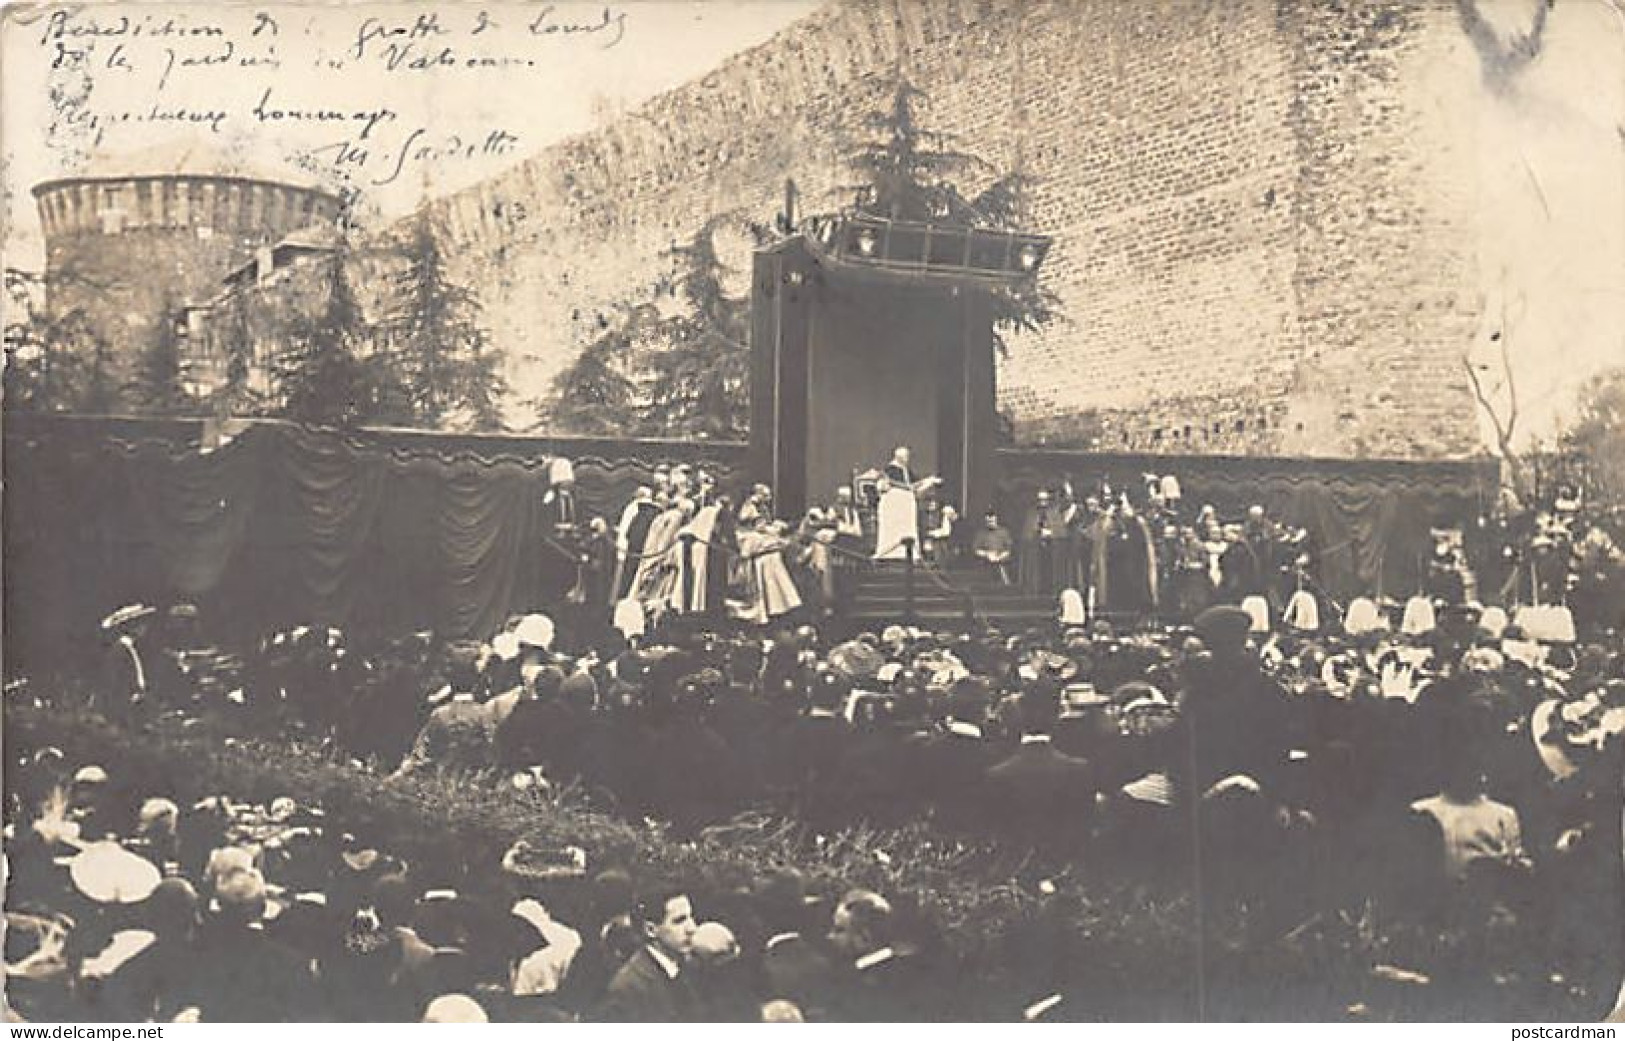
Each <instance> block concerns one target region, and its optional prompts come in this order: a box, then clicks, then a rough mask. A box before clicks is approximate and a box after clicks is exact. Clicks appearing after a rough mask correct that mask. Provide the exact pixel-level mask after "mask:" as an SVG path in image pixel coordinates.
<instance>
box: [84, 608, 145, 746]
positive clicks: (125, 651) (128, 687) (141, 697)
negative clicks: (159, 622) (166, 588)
mask: <svg viewBox="0 0 1625 1041" xmlns="http://www.w3.org/2000/svg"><path fill="white" fill-rule="evenodd" d="M156 613H157V612H156V611H155V610H154V609H153V608H151V607H148V606H147V605H145V604H130V605H129V606H127V607H121V608H119V609H118V610H117V611H114V612H113V613H112V614H110V615H108V616H107V617H106V618H104V619H102V631H103V632H104V633H106V634H107V635H109V636H110V637H111V638H112V643H111V644H110V646H109V649H108V660H107V671H106V678H105V681H104V683H103V685H102V690H101V691H99V692H98V693H97V699H98V701H100V702H101V707H102V708H104V709H105V710H106V711H107V712H108V713H109V714H110V715H113V716H115V717H119V718H126V719H127V718H129V717H130V716H131V715H132V714H133V713H134V712H135V711H137V709H138V706H143V705H145V704H147V703H148V702H149V701H150V699H151V696H152V693H153V683H154V678H155V677H154V675H153V671H152V661H151V659H150V658H149V657H148V655H147V653H146V648H145V647H144V646H143V645H142V640H143V638H144V637H145V636H146V634H147V626H148V624H149V623H150V621H151V619H152V617H153V615H154V614H156ZM103 699H105V700H103Z"/></svg>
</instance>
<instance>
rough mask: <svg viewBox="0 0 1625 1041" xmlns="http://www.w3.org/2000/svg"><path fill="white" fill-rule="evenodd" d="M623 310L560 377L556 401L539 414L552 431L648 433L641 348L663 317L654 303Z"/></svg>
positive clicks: (601, 327)
mask: <svg viewBox="0 0 1625 1041" xmlns="http://www.w3.org/2000/svg"><path fill="white" fill-rule="evenodd" d="M618 311H619V312H620V313H619V314H618V315H617V316H616V317H615V318H613V319H611V318H600V319H599V330H600V331H599V334H598V336H597V337H596V338H594V339H593V341H592V342H591V343H589V344H588V345H587V346H586V348H585V349H583V350H582V352H581V353H580V354H579V355H577V356H576V359H575V361H574V362H572V363H571V364H570V365H569V366H568V367H567V368H565V369H564V371H562V372H560V373H559V374H558V375H557V376H555V377H554V379H553V385H552V388H551V390H552V393H551V396H550V398H549V400H548V401H546V402H545V403H543V404H542V405H541V406H540V409H539V413H540V419H541V420H542V422H543V424H545V425H546V426H547V427H549V428H550V429H553V430H557V431H560V432H563V433H570V434H589V435H593V436H596V437H633V436H636V435H638V434H640V433H642V432H643V423H644V417H643V411H642V404H641V393H640V388H639V385H638V380H637V375H638V374H639V373H640V372H641V369H640V366H639V361H638V353H639V350H640V346H639V345H640V343H641V341H642V339H643V337H644V336H645V335H647V332H648V330H649V329H650V328H652V327H653V326H654V325H655V323H656V322H658V321H659V319H660V314H659V312H658V311H657V310H656V309H655V308H654V306H653V305H652V304H641V305H639V306H637V307H626V306H624V305H623V306H621V307H620V308H618Z"/></svg>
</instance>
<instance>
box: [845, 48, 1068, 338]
mask: <svg viewBox="0 0 1625 1041" xmlns="http://www.w3.org/2000/svg"><path fill="white" fill-rule="evenodd" d="M929 100H930V99H929V98H928V97H927V96H926V95H925V94H924V93H923V92H922V91H920V90H919V89H918V88H917V87H915V86H914V85H913V84H911V83H910V82H909V81H908V80H907V78H905V77H899V78H898V79H897V81H896V82H895V84H894V85H893V87H892V91H891V96H890V99H889V101H888V102H887V103H886V105H885V106H884V107H882V108H880V109H878V110H876V111H874V112H871V113H869V114H868V115H867V116H865V117H864V119H863V121H862V127H863V129H864V131H865V132H866V133H867V135H868V137H867V139H866V140H860V141H859V142H858V143H857V144H856V145H855V146H854V147H853V149H852V150H851V151H850V152H849V153H848V154H847V157H846V164H847V167H848V168H849V169H850V170H852V171H853V172H854V173H856V174H858V175H859V176H860V177H861V178H862V181H861V183H859V184H856V185H852V186H850V187H849V188H848V189H847V190H848V191H849V192H851V193H853V207H854V209H855V210H857V212H859V213H863V214H867V215H870V216H875V217H881V218H884V219H890V220H905V221H921V222H936V223H951V224H962V225H966V226H969V227H975V228H998V229H1002V230H1014V229H1016V228H1019V227H1020V226H1021V224H1022V220H1023V218H1024V216H1025V211H1026V205H1027V199H1028V197H1029V195H1030V194H1031V191H1032V189H1033V186H1034V183H1035V182H1034V180H1033V178H1032V177H1030V176H1028V175H1027V174H1026V173H1024V172H1023V171H1021V170H1019V169H1016V170H1011V171H1008V172H1006V173H1004V174H1002V175H1000V176H998V177H995V178H994V179H993V180H992V181H991V182H990V183H989V184H988V185H987V187H985V188H984V189H982V190H981V191H980V192H978V193H977V194H975V195H974V196H969V197H967V195H966V194H965V193H964V192H963V191H962V190H961V189H960V187H959V186H958V184H957V183H956V179H960V178H970V177H983V176H987V175H989V174H991V173H992V172H993V170H994V167H993V165H992V164H991V163H989V162H987V161H986V160H984V159H982V158H980V157H978V156H976V155H973V154H971V153H969V152H966V151H963V150H961V148H960V147H959V141H958V139H957V138H955V137H954V136H953V135H951V134H945V133H940V132H937V131H932V130H927V129H926V128H925V126H924V124H923V121H922V118H921V110H922V109H923V108H924V106H925V105H926V104H927V103H928V102H929ZM992 304H993V341H994V345H995V346H996V347H997V348H998V351H999V353H1000V354H1001V355H1005V354H1008V353H1009V340H1008V338H1009V336H1010V335H1012V334H1014V333H1018V332H1026V333H1036V332H1039V331H1040V330H1042V329H1043V328H1044V327H1045V326H1047V325H1049V324H1050V323H1051V322H1053V321H1055V320H1056V319H1057V318H1059V317H1060V299H1059V298H1058V297H1056V296H1055V294H1053V293H1051V292H1050V291H1049V290H1047V289H1045V288H1044V287H1043V285H1042V284H1041V283H1039V281H1038V280H1037V279H1036V278H1025V279H1021V280H1019V281H1017V282H1016V283H1015V284H1013V285H1010V286H1006V287H1001V288H1000V289H998V290H996V291H995V292H994V293H993V294H992Z"/></svg>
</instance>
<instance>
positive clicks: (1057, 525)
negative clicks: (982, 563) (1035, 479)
mask: <svg viewBox="0 0 1625 1041" xmlns="http://www.w3.org/2000/svg"><path fill="white" fill-rule="evenodd" d="M1065 535H1066V529H1065V524H1064V522H1063V520H1062V517H1061V510H1060V508H1059V507H1058V506H1056V505H1055V501H1054V499H1053V498H1052V497H1051V496H1050V492H1049V489H1048V488H1040V489H1039V490H1038V497H1037V500H1036V501H1035V502H1034V503H1033V508H1032V510H1031V512H1029V513H1028V514H1027V519H1026V523H1025V524H1024V525H1023V527H1022V530H1021V559H1020V560H1019V561H1018V564H1019V570H1020V572H1021V587H1022V588H1023V589H1025V590H1026V591H1027V592H1029V593H1054V592H1055V591H1056V589H1057V588H1058V586H1057V578H1056V576H1057V575H1058V574H1060V573H1061V561H1060V559H1059V558H1060V554H1061V550H1062V548H1063V547H1064V545H1065V543H1066V539H1065Z"/></svg>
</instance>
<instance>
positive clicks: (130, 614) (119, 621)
mask: <svg viewBox="0 0 1625 1041" xmlns="http://www.w3.org/2000/svg"><path fill="white" fill-rule="evenodd" d="M157 613H158V610H157V608H154V607H148V606H147V605H146V604H128V605H126V606H124V607H121V608H119V609H118V610H117V611H114V612H113V613H112V614H110V615H108V616H107V617H106V618H103V619H102V628H103V629H117V628H119V627H120V626H123V625H129V624H130V623H131V622H136V621H140V620H141V619H143V618H151V617H152V616H153V615H155V614H157Z"/></svg>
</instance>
